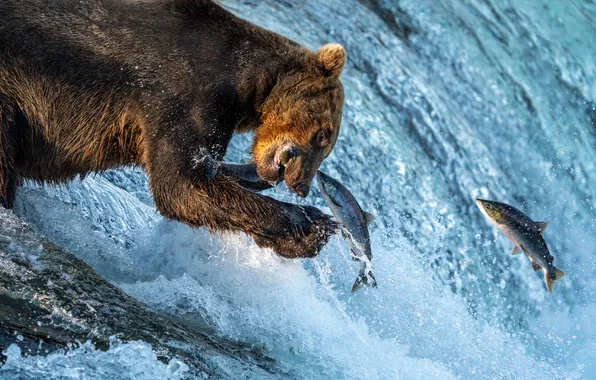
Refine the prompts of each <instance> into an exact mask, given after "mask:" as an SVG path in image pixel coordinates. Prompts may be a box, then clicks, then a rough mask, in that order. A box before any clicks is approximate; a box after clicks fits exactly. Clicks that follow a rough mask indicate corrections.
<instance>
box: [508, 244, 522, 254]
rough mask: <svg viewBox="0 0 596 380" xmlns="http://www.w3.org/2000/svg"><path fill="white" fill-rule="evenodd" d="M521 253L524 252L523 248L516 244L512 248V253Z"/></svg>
mask: <svg viewBox="0 0 596 380" xmlns="http://www.w3.org/2000/svg"><path fill="white" fill-rule="evenodd" d="M520 253H522V251H521V248H520V247H519V246H518V245H514V246H513V248H512V249H511V254H512V255H519V254H520Z"/></svg>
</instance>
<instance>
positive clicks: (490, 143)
mask: <svg viewBox="0 0 596 380" xmlns="http://www.w3.org/2000/svg"><path fill="white" fill-rule="evenodd" d="M222 3H223V5H225V6H226V7H227V8H229V9H230V10H232V11H233V12H235V13H236V14H238V15H241V16H242V17H244V18H248V19H249V20H251V21H253V22H255V23H257V24H259V25H262V26H265V27H267V28H269V29H271V30H274V31H276V32H279V33H282V34H284V35H286V36H288V37H290V38H292V39H295V40H296V41H298V42H300V43H302V44H304V45H306V46H308V47H310V48H313V49H316V48H318V47H319V46H320V45H322V44H324V43H326V42H339V43H341V44H343V45H344V46H345V48H346V50H347V52H348V64H347V67H346V69H345V72H344V76H343V82H344V84H345V87H346V96H347V99H346V105H345V110H344V119H343V124H342V131H341V135H340V138H339V142H338V144H337V146H336V149H335V151H334V152H333V154H332V155H331V156H330V157H329V158H328V159H327V160H326V161H325V163H324V164H323V169H324V170H325V171H326V172H328V173H329V174H331V175H333V176H334V177H336V178H338V179H339V180H341V181H342V182H343V183H344V184H345V185H346V186H348V187H349V188H350V189H351V190H352V191H353V192H354V194H355V196H356V197H357V199H359V200H360V202H361V204H362V207H363V208H364V209H365V210H367V211H369V212H371V213H373V214H375V215H376V216H377V221H376V223H375V224H374V225H373V227H372V231H371V232H372V239H373V252H374V259H373V266H374V271H375V276H376V278H377V280H378V282H379V288H378V289H374V290H369V289H364V290H361V291H360V292H359V293H356V294H351V293H350V287H351V284H352V282H353V280H354V278H355V275H356V273H357V271H358V263H355V262H353V261H351V260H350V257H349V253H348V245H347V242H345V241H343V240H342V239H341V238H339V237H337V238H334V239H332V241H331V243H330V244H329V246H328V247H327V248H326V249H325V250H324V251H323V252H322V253H321V255H320V256H319V258H317V259H316V260H304V261H289V260H284V259H280V258H278V257H276V256H275V255H274V254H273V253H272V252H271V251H269V250H261V249H259V248H258V247H256V246H255V245H254V244H253V243H252V242H251V241H250V240H249V239H247V238H246V237H244V236H242V235H226V236H223V237H219V236H210V235H209V234H207V233H206V232H204V231H198V232H193V231H191V230H190V229H189V228H187V227H185V226H183V225H181V224H178V223H173V222H168V221H165V220H163V219H162V218H161V217H160V216H159V215H157V214H156V213H155V210H154V208H153V206H152V204H151V201H150V198H149V196H148V193H147V190H146V186H145V180H144V176H143V175H142V173H140V172H139V171H134V170H128V171H119V172H112V173H108V174H106V175H104V176H96V177H94V178H88V179H86V180H85V181H83V182H81V181H75V182H73V183H72V184H69V185H68V186H64V187H60V188H45V189H42V188H39V187H36V186H34V185H28V186H27V187H26V188H25V189H23V190H22V191H21V192H20V194H19V205H18V208H17V212H18V213H19V214H20V215H22V216H23V217H24V218H26V219H27V220H29V221H30V222H31V223H32V224H34V225H35V226H36V227H37V228H38V229H40V230H41V231H43V232H44V233H45V234H47V235H48V236H50V237H51V238H52V239H53V240H55V241H57V242H58V243H60V244H62V245H64V246H66V247H68V248H69V249H71V250H72V251H73V252H74V253H75V254H77V255H78V256H79V257H82V258H83V259H85V260H86V261H87V262H88V263H90V264H91V265H92V266H93V267H94V268H95V269H96V270H98V272H100V273H101V274H102V275H103V276H105V277H106V278H108V279H110V280H111V281H113V282H114V283H116V284H117V285H118V286H120V287H121V288H122V289H123V290H124V291H126V292H127V293H129V294H131V295H133V296H134V297H137V298H139V299H140V300H142V301H144V302H146V303H148V304H149V305H151V306H152V307H154V308H157V309H160V310H164V311H166V312H169V313H173V314H176V315H182V316H185V317H187V319H190V320H192V319H193V318H196V319H197V320H201V321H207V322H208V323H209V324H210V325H211V326H213V328H214V329H215V330H216V331H218V332H219V333H221V334H223V335H225V336H228V337H232V338H237V339H241V340H244V341H250V342H254V343H255V344H256V345H259V346H262V347H265V348H266V349H267V350H268V352H269V354H270V355H272V356H273V357H274V358H275V359H277V360H278V362H279V364H280V366H281V367H282V368H283V369H284V370H286V371H287V372H288V373H289V376H290V377H293V378H301V379H315V378H337V379H396V378H405V379H420V378H425V379H426V378H428V379H430V378H482V379H494V378H504V379H512V378H516V379H518V378H519V379H530V378H532V379H535V378H549V379H552V378H596V326H595V323H596V322H594V321H595V320H596V302H595V300H596V281H595V279H596V255H595V248H594V247H596V211H595V210H594V204H595V196H596V174H595V173H596V172H595V169H596V168H595V166H596V129H595V126H594V123H596V80H595V77H596V63H595V62H596V60H595V58H596V42H594V41H596V38H595V37H596V4H595V3H594V2H592V1H579V0H568V1H536V0H532V1H524V2H520V1H518V2H513V1H500V0H499V1H497V0H490V1H489V0H483V1H481V0H468V1H455V0H445V1H441V2H438V1H433V0H415V1H414V0H400V1H382V0H378V1H375V0H361V1H354V0H343V1H339V0H328V1H325V2H321V1H306V0H302V1H291V2H290V1H282V0H278V1H256V0H255V1H250V0H248V1H241V2H239V1H231V0H225V1H223V2H222ZM249 144H250V136H241V137H238V138H236V139H235V140H234V141H233V144H232V147H231V148H230V151H229V155H228V158H229V159H230V160H236V161H240V160H243V159H245V158H247V151H248V150H247V149H248V146H249ZM270 194H271V195H273V196H275V197H276V198H279V199H284V200H288V201H292V202H301V201H299V200H298V199H297V198H296V197H295V196H293V195H292V194H290V193H289V192H288V191H287V190H285V189H284V188H283V186H281V187H280V189H276V190H273V191H272V192H270ZM476 197H482V198H487V199H494V200H499V201H503V202H507V203H510V204H512V205H515V206H516V207H518V208H520V209H522V210H524V211H525V212H527V213H528V215H530V216H531V217H532V218H533V219H534V220H537V221H538V220H540V221H547V222H549V228H548V230H547V231H546V232H545V234H544V236H545V239H546V241H547V243H548V244H549V247H550V249H551V252H552V253H553V255H554V256H555V258H556V260H555V264H556V265H557V266H558V267H560V268H561V269H562V270H564V271H565V273H566V277H565V279H564V280H563V281H561V282H560V283H559V282H557V284H556V286H555V291H554V294H553V295H550V294H548V293H547V291H546V289H545V287H544V283H543V279H542V276H541V274H539V273H538V274H536V273H534V272H533V271H532V269H531V265H530V263H529V261H528V260H527V259H525V257H523V255H520V256H510V255H509V251H510V249H511V244H510V243H509V242H508V241H507V240H506V239H505V238H504V237H503V236H502V235H500V234H499V233H498V232H497V231H496V230H495V229H494V228H492V227H491V226H490V225H489V224H488V222H487V221H486V220H485V219H484V217H483V216H482V215H481V214H480V212H479V210H478V209H477V207H476V205H475V203H474V199H475V198H476ZM305 202H306V203H308V204H316V205H318V206H320V207H322V208H324V207H325V206H324V203H323V201H322V200H321V199H320V197H318V196H317V193H316V192H314V194H313V195H312V196H311V197H310V198H309V199H308V200H306V201H305ZM73 220H74V222H73ZM134 349H138V352H139V354H138V355H137V356H138V357H137V358H136V359H134V360H136V362H138V363H140V364H139V365H152V367H151V368H153V369H154V370H155V371H157V372H151V374H150V373H149V372H147V375H146V376H147V378H151V377H154V375H153V373H160V374H163V373H170V374H171V376H172V377H177V376H180V371H181V370H180V367H179V366H176V369H175V370H172V371H170V372H167V371H168V368H169V367H168V366H166V365H160V364H159V363H157V362H156V359H155V358H154V357H151V355H148V354H147V352H146V347H145V346H144V345H143V343H138V344H130V345H128V346H127V345H123V346H117V347H115V348H113V349H111V350H110V351H109V352H108V355H109V357H110V360H112V361H114V363H115V364H112V365H114V366H115V368H119V371H118V373H120V374H121V375H122V377H123V378H126V377H131V376H133V374H135V375H134V376H136V375H138V368H137V367H135V366H132V365H130V360H132V359H131V355H130V353H128V354H120V353H122V352H124V353H127V352H129V351H128V350H134ZM79 350H80V349H79ZM118 350H120V351H118ZM65 355H68V354H65ZM70 355H72V356H74V357H76V358H77V361H76V362H75V363H76V365H77V366H79V367H80V368H82V369H83V371H84V373H87V374H91V375H92V374H98V373H100V369H98V368H97V367H96V366H94V364H93V363H97V362H98V363H104V364H102V365H105V366H110V364H105V363H108V362H107V361H105V360H103V361H102V360H101V358H103V356H101V355H103V354H102V353H99V352H95V351H93V350H89V349H87V351H85V353H84V355H82V354H81V351H77V350H74V351H72V352H71V353H70ZM10 357H11V360H12V361H11V365H13V366H17V367H18V366H22V368H23V369H25V370H26V371H33V370H32V368H33V367H35V366H39V365H41V366H45V367H46V368H50V372H51V373H55V374H56V373H57V374H60V373H62V372H60V371H61V368H60V367H58V366H56V364H55V362H56V360H55V358H54V359H44V358H36V360H37V361H35V362H33V361H31V359H27V360H25V359H23V358H21V357H20V354H19V353H18V352H16V351H14V350H13V351H11V355H10ZM39 363H41V364H39ZM120 368H122V369H120ZM182 368H183V367H182ZM104 369H106V370H108V369H109V368H104ZM52 371H53V372H52ZM127 371H128V372H127ZM135 371H137V372H135ZM159 371H166V372H159ZM32 373H33V372H32ZM105 373H111V372H105ZM159 376H166V375H159ZM238 376H240V375H238Z"/></svg>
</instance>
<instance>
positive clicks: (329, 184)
mask: <svg viewBox="0 0 596 380" xmlns="http://www.w3.org/2000/svg"><path fill="white" fill-rule="evenodd" d="M317 184H318V185H319V190H320V191H321V193H322V194H323V195H324V196H327V197H329V198H331V199H336V197H337V192H338V191H339V187H338V183H337V181H336V180H334V179H333V178H331V177H330V176H328V175H327V174H325V173H323V172H322V171H320V170H318V171H317Z"/></svg>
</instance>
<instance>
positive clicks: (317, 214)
mask: <svg viewBox="0 0 596 380" xmlns="http://www.w3.org/2000/svg"><path fill="white" fill-rule="evenodd" d="M284 211H285V212H286V213H287V215H288V216H289V219H290V220H289V221H288V223H286V225H280V226H278V227H279V229H278V230H277V231H278V232H277V233H276V234H273V235H270V236H269V237H268V238H262V237H261V238H255V241H256V242H257V244H258V245H259V246H261V247H268V248H272V249H273V250H274V251H275V252H276V253H277V254H279V255H280V256H283V257H287V258H299V257H315V256H317V254H318V253H319V251H320V250H321V248H323V246H324V245H325V244H326V243H327V241H329V237H330V236H331V235H333V234H334V233H336V232H337V228H338V225H337V223H336V222H335V221H333V219H331V217H330V216H329V215H326V214H323V213H322V212H321V211H320V210H319V209H317V208H314V207H310V206H297V205H290V204H287V207H285V210H284Z"/></svg>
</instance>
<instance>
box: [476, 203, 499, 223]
mask: <svg viewBox="0 0 596 380" xmlns="http://www.w3.org/2000/svg"><path fill="white" fill-rule="evenodd" d="M476 204H477V205H478V208H479V209H480V211H482V213H483V214H484V215H485V216H486V217H487V218H488V219H489V220H490V221H492V222H494V223H497V224H502V223H505V221H506V217H507V210H506V209H505V207H504V204H502V203H499V202H494V201H487V200H484V199H476Z"/></svg>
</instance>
